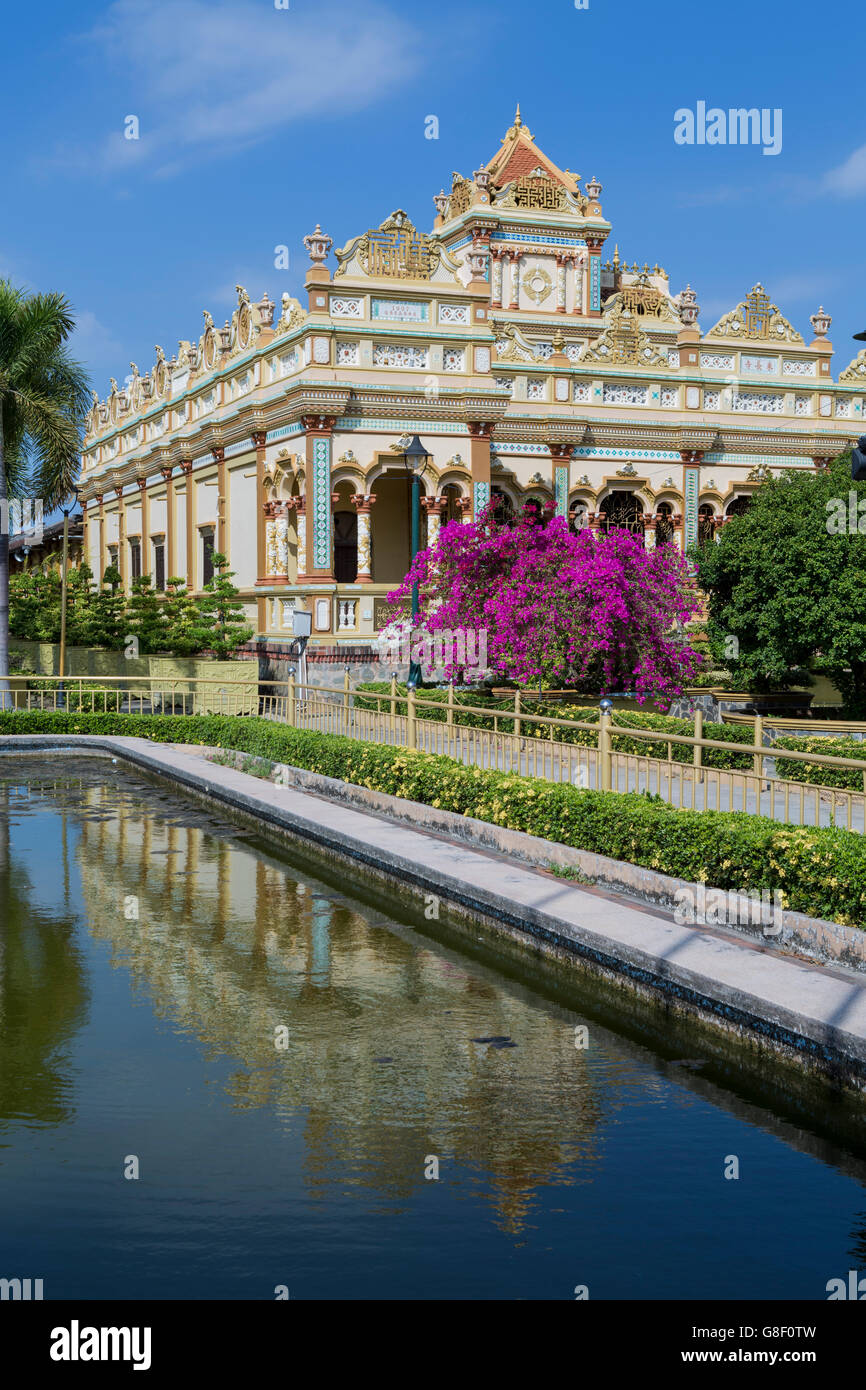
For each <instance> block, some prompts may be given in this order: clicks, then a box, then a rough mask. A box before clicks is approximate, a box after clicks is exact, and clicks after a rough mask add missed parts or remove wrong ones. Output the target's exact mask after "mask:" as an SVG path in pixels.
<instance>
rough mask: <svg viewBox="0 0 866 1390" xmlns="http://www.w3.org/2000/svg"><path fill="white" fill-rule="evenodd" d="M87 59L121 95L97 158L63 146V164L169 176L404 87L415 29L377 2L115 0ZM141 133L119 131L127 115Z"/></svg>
mask: <svg viewBox="0 0 866 1390" xmlns="http://www.w3.org/2000/svg"><path fill="white" fill-rule="evenodd" d="M84 43H85V45H86V49H87V52H88V54H89V55H90V57H91V58H92V59H93V60H94V61H95V62H96V63H97V64H99V65H100V66H102V65H104V66H105V68H107V70H108V74H109V78H110V77H111V76H112V75H116V76H118V77H119V78H120V79H121V81H122V84H123V87H124V90H125V92H126V93H127V95H126V96H125V98H124V100H125V102H126V105H125V106H124V109H123V110H118V113H117V125H116V129H115V130H114V131H113V132H112V133H111V134H110V135H109V136H107V137H106V138H105V140H104V141H103V143H102V146H101V148H98V149H97V152H96V154H95V155H94V154H93V152H92V150H90V151H84V150H70V149H68V148H67V149H63V150H60V151H58V152H57V158H58V159H59V160H60V161H62V163H63V164H65V165H66V166H67V167H68V166H69V165H70V164H71V165H73V166H74V167H75V168H76V169H81V170H84V171H87V170H89V171H90V172H100V173H122V172H124V171H132V170H134V169H136V168H142V169H147V170H148V171H153V172H154V173H155V174H158V175H162V176H163V177H170V176H173V175H174V174H177V173H178V172H180V171H181V170H182V169H184V168H186V167H187V166H188V165H189V163H190V162H191V160H193V159H196V160H200V159H205V158H208V159H209V158H212V157H213V156H214V155H218V154H220V153H230V152H234V151H236V150H238V149H242V148H245V147H249V146H251V145H254V144H258V143H260V142H261V141H263V140H266V139H268V138H270V137H272V136H274V135H275V134H277V133H279V132H285V131H286V129H287V128H288V127H290V126H291V125H292V123H293V122H294V121H297V120H299V119H307V120H309V119H312V118H316V117H323V118H328V117H330V116H334V115H337V116H338V115H345V114H346V113H351V112H357V111H361V110H363V109H364V108H365V107H367V106H369V105H372V104H373V103H374V102H377V101H381V100H382V99H383V98H385V97H387V96H389V95H391V94H392V93H393V92H394V91H395V90H397V89H398V88H400V87H402V86H403V85H404V84H405V82H406V81H407V80H408V79H409V78H410V77H411V76H412V75H413V74H414V73H415V72H416V71H417V70H418V68H419V66H420V64H421V61H422V56H421V55H422V52H423V43H422V36H421V35H420V33H418V32H417V31H416V30H415V29H414V28H413V27H412V26H411V25H410V24H409V23H408V22H407V21H406V20H405V19H402V18H399V17H398V16H397V15H395V14H394V13H393V12H392V11H390V10H389V9H386V8H385V7H384V6H383V5H382V4H381V3H379V2H378V0H329V2H328V3H322V0H292V8H290V9H285V10H284V9H279V10H278V9H276V8H275V7H274V6H273V5H272V4H266V3H263V0H151V3H149V4H142V3H141V0H115V3H114V4H112V5H111V6H110V7H109V9H108V11H107V12H106V15H105V17H104V19H103V20H102V21H101V22H100V23H99V24H97V25H96V26H95V28H94V29H93V30H91V31H90V33H89V34H87V35H85V36H84ZM132 115H134V116H136V117H137V118H138V121H139V130H140V138H139V139H137V140H128V139H126V138H125V137H124V133H123V131H124V121H125V119H126V118H127V117H128V116H132Z"/></svg>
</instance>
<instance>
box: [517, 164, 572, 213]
mask: <svg viewBox="0 0 866 1390" xmlns="http://www.w3.org/2000/svg"><path fill="white" fill-rule="evenodd" d="M494 206H495V207H497V208H514V209H517V210H520V211H524V212H576V213H583V212H585V210H586V208H587V207H588V206H589V200H588V199H587V198H585V197H584V196H583V195H582V194H573V193H569V191H568V189H567V188H563V186H562V184H561V183H557V181H556V180H555V179H552V178H551V177H550V175H549V174H548V173H547V172H546V171H544V170H541V169H537V170H535V171H534V172H532V173H529V174H524V175H522V176H521V177H520V178H517V179H513V180H512V182H511V183H508V184H506V185H505V187H504V188H503V189H502V190H501V192H500V193H499V195H498V196H497V197H496V198H495V199H494Z"/></svg>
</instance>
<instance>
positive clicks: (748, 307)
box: [706, 284, 803, 343]
mask: <svg viewBox="0 0 866 1390" xmlns="http://www.w3.org/2000/svg"><path fill="white" fill-rule="evenodd" d="M706 336H707V337H708V338H742V339H748V340H749V341H751V342H778V343H802V342H803V338H802V335H801V334H799V333H798V332H797V330H796V328H794V327H793V325H792V324H790V323H789V322H788V320H787V319H786V318H785V317H784V315H783V314H781V313H780V312H779V306H778V305H777V304H771V303H770V297H769V295H768V294H767V292H766V290H765V289H764V287H763V285H760V284H759V285H755V286H754V288H753V289H752V290H750V291H749V293H748V294H747V295H746V298H745V299H744V300H742V301H741V302H740V303H739V304H738V305H737V307H736V309H732V310H731V312H730V313H729V314H725V315H723V317H722V318H720V319H719V321H718V323H717V324H716V326H715V328H711V329H710V331H709V333H707V335H706Z"/></svg>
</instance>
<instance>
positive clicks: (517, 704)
mask: <svg viewBox="0 0 866 1390" xmlns="http://www.w3.org/2000/svg"><path fill="white" fill-rule="evenodd" d="M520 727H521V725H520V691H519V690H515V692H514V737H515V738H520Z"/></svg>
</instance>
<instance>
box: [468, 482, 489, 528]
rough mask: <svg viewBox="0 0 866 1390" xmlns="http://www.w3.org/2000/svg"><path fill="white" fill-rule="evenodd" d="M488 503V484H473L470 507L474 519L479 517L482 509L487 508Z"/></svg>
mask: <svg viewBox="0 0 866 1390" xmlns="http://www.w3.org/2000/svg"><path fill="white" fill-rule="evenodd" d="M489 501H490V484H489V483H474V484H473V490H472V506H473V512H474V515H475V517H476V519H477V518H478V517H479V516H480V515H481V513H482V512H483V511H484V508H485V507H486V506H487V504H488V502H489Z"/></svg>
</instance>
